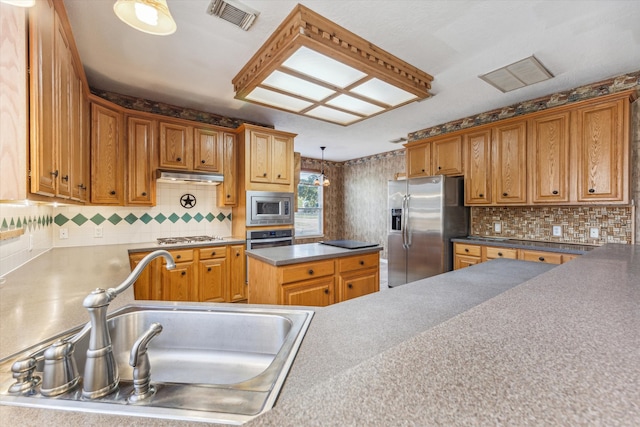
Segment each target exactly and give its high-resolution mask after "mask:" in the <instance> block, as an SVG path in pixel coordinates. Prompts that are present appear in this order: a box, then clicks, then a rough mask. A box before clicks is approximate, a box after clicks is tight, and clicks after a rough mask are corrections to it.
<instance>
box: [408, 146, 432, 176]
mask: <svg viewBox="0 0 640 427" xmlns="http://www.w3.org/2000/svg"><path fill="white" fill-rule="evenodd" d="M405 146H406V147H407V177H408V178H419V177H421V176H431V143H430V142H416V143H411V144H406V145H405Z"/></svg>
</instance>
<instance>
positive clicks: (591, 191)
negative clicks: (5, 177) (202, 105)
mask: <svg viewBox="0 0 640 427" xmlns="http://www.w3.org/2000/svg"><path fill="white" fill-rule="evenodd" d="M56 176H57V175H56ZM595 192H596V189H595V188H590V189H589V193H591V194H593V193H595Z"/></svg>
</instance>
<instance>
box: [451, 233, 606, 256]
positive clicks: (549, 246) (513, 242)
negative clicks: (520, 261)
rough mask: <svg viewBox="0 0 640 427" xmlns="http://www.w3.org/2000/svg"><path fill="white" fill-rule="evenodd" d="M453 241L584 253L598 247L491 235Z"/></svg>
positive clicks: (454, 239) (566, 252) (453, 240)
mask: <svg viewBox="0 0 640 427" xmlns="http://www.w3.org/2000/svg"><path fill="white" fill-rule="evenodd" d="M451 241H452V242H459V243H469V244H472V245H483V246H498V247H502V248H513V249H531V250H540V251H547V252H561V253H565V254H576V255H584V254H586V253H587V252H589V251H591V250H593V249H595V248H597V247H598V246H593V245H581V244H575V243H556V242H538V241H533V240H517V239H502V238H498V239H495V238H491V237H475V236H469V237H457V238H453V239H451Z"/></svg>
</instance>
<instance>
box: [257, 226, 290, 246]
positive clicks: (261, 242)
mask: <svg viewBox="0 0 640 427" xmlns="http://www.w3.org/2000/svg"><path fill="white" fill-rule="evenodd" d="M291 245H293V230H292V229H280V230H257V231H247V249H263V248H274V247H277V246H291Z"/></svg>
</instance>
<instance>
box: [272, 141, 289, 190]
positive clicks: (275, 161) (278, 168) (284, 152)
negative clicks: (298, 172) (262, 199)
mask: <svg viewBox="0 0 640 427" xmlns="http://www.w3.org/2000/svg"><path fill="white" fill-rule="evenodd" d="M271 144H272V146H271V182H272V183H274V184H283V185H289V184H291V174H292V173H293V140H292V139H291V138H288V137H283V136H278V135H274V136H273V139H272V140H271Z"/></svg>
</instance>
